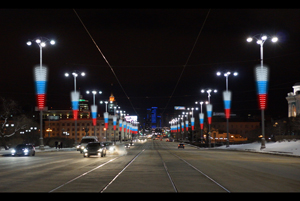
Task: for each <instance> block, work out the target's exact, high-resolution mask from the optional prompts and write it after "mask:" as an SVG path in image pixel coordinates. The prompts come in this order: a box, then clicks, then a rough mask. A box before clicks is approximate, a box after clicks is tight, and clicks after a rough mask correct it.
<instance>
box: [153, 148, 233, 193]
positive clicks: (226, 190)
mask: <svg viewBox="0 0 300 201" xmlns="http://www.w3.org/2000/svg"><path fill="white" fill-rule="evenodd" d="M153 144H154V142H153ZM156 144H157V145H158V146H159V148H161V149H163V150H164V151H167V152H168V153H170V154H171V155H173V156H175V157H176V158H178V159H179V160H181V161H183V162H184V163H185V164H187V165H188V166H190V167H191V168H192V169H194V170H195V171H197V172H198V173H200V174H201V175H203V176H205V177H206V178H207V179H209V180H210V181H211V182H213V183H214V184H215V185H217V186H218V187H220V188H221V189H223V190H224V191H225V192H227V193H230V191H229V190H228V189H227V188H225V187H224V186H223V185H221V184H220V183H218V182H217V181H216V180H214V179H213V178H211V177H210V176H208V175H207V174H205V173H204V172H203V171H201V170H200V169H198V168H197V167H195V166H193V165H192V164H191V163H189V162H187V161H186V160H185V159H183V158H182V157H180V156H178V155H177V154H174V153H172V152H171V151H169V150H167V149H166V148H165V147H163V146H161V143H156ZM154 147H155V146H154ZM155 149H156V151H157V153H158V155H159V156H160V158H161V160H162V163H163V165H164V168H165V170H166V172H167V175H168V177H169V179H170V182H171V184H172V186H173V188H174V191H175V192H176V193H177V192H178V188H177V187H176V182H175V181H174V179H173V178H172V173H170V172H169V171H168V167H167V165H166V163H165V161H164V159H163V157H162V156H161V154H160V152H159V151H158V148H155Z"/></svg>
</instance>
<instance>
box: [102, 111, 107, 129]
mask: <svg viewBox="0 0 300 201" xmlns="http://www.w3.org/2000/svg"><path fill="white" fill-rule="evenodd" d="M103 116H104V126H105V128H106V129H108V112H104V114H103Z"/></svg>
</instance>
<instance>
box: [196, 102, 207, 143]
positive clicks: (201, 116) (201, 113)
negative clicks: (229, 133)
mask: <svg viewBox="0 0 300 201" xmlns="http://www.w3.org/2000/svg"><path fill="white" fill-rule="evenodd" d="M198 102H199V104H200V108H201V110H200V113H199V122H200V130H201V133H200V140H201V143H202V141H203V127H204V126H203V124H204V113H203V112H202V105H203V103H204V102H203V101H196V102H195V104H198ZM207 103H208V102H207ZM207 103H206V104H207Z"/></svg>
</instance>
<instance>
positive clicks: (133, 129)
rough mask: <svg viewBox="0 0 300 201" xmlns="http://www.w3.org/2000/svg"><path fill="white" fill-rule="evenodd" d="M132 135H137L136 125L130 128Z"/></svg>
mask: <svg viewBox="0 0 300 201" xmlns="http://www.w3.org/2000/svg"><path fill="white" fill-rule="evenodd" d="M132 133H133V134H137V133H138V127H137V126H136V125H135V126H132Z"/></svg>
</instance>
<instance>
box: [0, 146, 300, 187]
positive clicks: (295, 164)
mask: <svg viewBox="0 0 300 201" xmlns="http://www.w3.org/2000/svg"><path fill="white" fill-rule="evenodd" d="M132 159H134V161H131V160H132ZM130 162H131V163H130ZM186 162H187V163H189V164H190V165H192V166H193V168H192V167H191V166H190V165H188V164H187V163H186ZM164 165H165V166H164ZM124 167H126V168H125V169H124ZM165 168H167V170H168V172H167V171H166V169H165ZM196 169H197V170H196ZM199 171H201V172H202V173H203V174H202V173H200V172H199ZM168 174H169V175H168ZM207 177H209V178H210V179H211V180H210V179H208V178H207ZM0 178H1V182H0V192H50V191H51V192H100V191H102V190H104V192H176V191H178V192H226V191H225V190H224V188H225V189H227V190H228V191H230V192H299V191H300V188H299V186H300V160H299V158H296V157H287V156H277V155H269V154H257V153H248V152H235V151H222V150H208V149H196V148H193V147H190V146H186V148H185V149H184V150H182V149H179V150H178V149H177V143H175V142H164V141H157V140H155V141H153V140H148V141H147V142H146V143H143V144H142V143H136V145H135V146H133V147H132V148H131V149H129V150H128V153H127V154H125V155H107V157H103V158H97V157H90V158H83V157H82V155H81V154H79V152H76V151H64V152H62V151H60V152H59V151H58V152H43V153H42V152H39V153H36V156H34V157H0ZM112 180H113V182H111V181H112ZM212 180H213V181H214V182H213V181H212ZM110 182H111V183H110ZM215 182H216V183H218V184H219V185H217V184H216V183H215ZM108 184H109V185H108ZM174 186H175V188H174ZM220 186H222V187H224V188H222V187H220Z"/></svg>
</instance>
